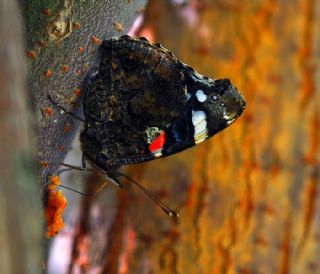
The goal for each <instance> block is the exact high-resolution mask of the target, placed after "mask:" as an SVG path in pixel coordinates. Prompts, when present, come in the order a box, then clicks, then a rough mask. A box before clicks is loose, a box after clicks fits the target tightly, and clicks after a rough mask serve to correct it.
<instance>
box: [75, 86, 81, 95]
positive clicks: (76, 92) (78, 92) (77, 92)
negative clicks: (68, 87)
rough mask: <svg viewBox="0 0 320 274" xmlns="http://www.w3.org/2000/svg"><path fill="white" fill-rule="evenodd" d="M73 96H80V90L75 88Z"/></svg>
mask: <svg viewBox="0 0 320 274" xmlns="http://www.w3.org/2000/svg"><path fill="white" fill-rule="evenodd" d="M73 94H74V95H76V96H80V94H81V90H80V89H79V88H76V89H75V90H74V91H73Z"/></svg>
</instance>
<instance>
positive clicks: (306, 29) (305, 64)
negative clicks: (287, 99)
mask: <svg viewBox="0 0 320 274" xmlns="http://www.w3.org/2000/svg"><path fill="white" fill-rule="evenodd" d="M302 4H303V5H304V10H303V13H304V18H303V19H304V22H303V24H304V26H303V32H302V39H301V48H300V52H299V55H298V59H299V63H300V67H301V74H302V83H301V85H302V89H301V102H300V106H301V108H302V109H304V108H305V107H306V106H307V104H308V103H309V101H310V99H311V98H312V95H313V94H314V91H315V81H314V72H315V69H314V65H313V64H312V63H311V62H312V48H313V39H312V38H313V37H314V30H315V9H316V8H315V0H307V1H302Z"/></svg>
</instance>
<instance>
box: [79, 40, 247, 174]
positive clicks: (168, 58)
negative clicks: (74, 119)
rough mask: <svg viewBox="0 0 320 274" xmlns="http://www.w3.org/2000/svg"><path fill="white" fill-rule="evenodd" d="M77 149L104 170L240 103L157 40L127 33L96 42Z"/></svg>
mask: <svg viewBox="0 0 320 274" xmlns="http://www.w3.org/2000/svg"><path fill="white" fill-rule="evenodd" d="M84 94H85V95H84V96H85V97H84V105H83V107H84V114H85V118H86V127H85V129H84V130H83V132H82V133H81V144H82V149H83V152H84V154H85V156H86V157H87V158H88V159H90V160H91V162H93V163H94V164H95V165H96V166H98V167H100V168H101V169H103V170H105V171H108V170H110V169H112V168H113V167H115V166H119V165H124V164H132V163H139V162H144V161H148V160H152V159H155V158H159V157H163V156H167V155H170V154H173V153H176V152H179V151H181V150H184V149H186V148H188V147H191V146H193V145H195V144H197V143H200V142H202V141H204V140H206V139H207V138H209V137H210V136H212V135H214V134H215V133H217V132H218V131H220V130H222V129H223V128H225V127H226V126H228V125H229V124H230V123H232V122H233V121H234V120H235V119H236V118H237V117H238V116H239V115H240V114H241V112H242V110H243V108H244V106H245V102H244V100H243V98H242V97H241V96H240V95H239V93H238V92H237V90H236V89H235V88H234V87H233V86H232V85H231V83H230V81H229V80H216V81H214V80H211V79H209V78H207V77H203V76H201V75H200V74H198V73H196V72H195V71H194V70H193V69H192V68H190V67H188V66H187V65H185V64H183V63H181V62H180V61H178V60H177V58H176V57H174V55H173V54H172V53H171V52H169V51H168V50H166V49H164V48H163V47H162V46H160V45H157V44H151V43H149V42H148V41H147V40H146V39H144V38H140V39H135V38H131V37H129V36H122V37H120V38H112V39H109V40H106V41H104V42H103V44H102V45H101V47H100V49H99V54H98V58H97V62H96V63H95V65H94V66H93V67H92V68H91V70H90V71H89V73H88V75H87V78H86V80H85V87H84Z"/></svg>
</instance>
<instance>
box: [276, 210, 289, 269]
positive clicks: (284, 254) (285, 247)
mask: <svg viewBox="0 0 320 274" xmlns="http://www.w3.org/2000/svg"><path fill="white" fill-rule="evenodd" d="M291 223H292V222H291V217H290V216H289V219H288V220H287V221H286V223H285V224H284V231H283V238H282V243H281V246H280V254H279V257H280V265H279V272H278V273H279V274H289V273H290V253H291V249H290V241H291Z"/></svg>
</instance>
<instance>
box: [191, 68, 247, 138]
mask: <svg viewBox="0 0 320 274" xmlns="http://www.w3.org/2000/svg"><path fill="white" fill-rule="evenodd" d="M186 79H187V96H188V105H189V109H190V110H191V117H192V126H193V127H194V142H195V143H200V142H202V141H204V140H206V139H208V138H209V137H211V136H213V135H215V134H216V133H218V132H219V131H221V130H223V129H224V128H226V127H228V126H229V125H230V124H232V123H233V122H234V121H235V120H236V119H237V118H238V117H239V116H240V115H241V113H242V112H243V110H244V109H245V106H246V102H245V100H244V98H243V97H242V96H241V94H240V93H239V92H238V90H237V89H236V88H235V87H234V86H233V85H232V84H231V82H230V80H229V79H221V80H212V79H209V78H207V77H205V76H202V75H200V74H198V73H196V72H194V71H190V70H187V73H186Z"/></svg>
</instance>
